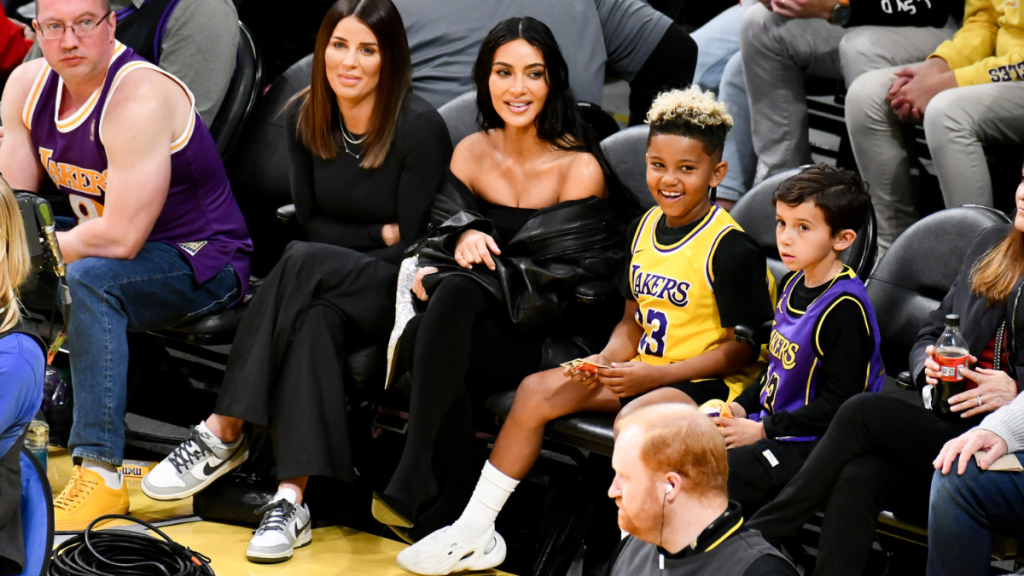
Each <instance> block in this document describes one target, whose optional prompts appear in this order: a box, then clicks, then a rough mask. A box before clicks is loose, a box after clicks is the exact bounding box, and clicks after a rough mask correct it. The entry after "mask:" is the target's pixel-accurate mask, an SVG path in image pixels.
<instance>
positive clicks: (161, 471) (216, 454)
mask: <svg viewBox="0 0 1024 576" xmlns="http://www.w3.org/2000/svg"><path fill="white" fill-rule="evenodd" d="M246 440H247V439H246V438H245V436H242V437H240V438H239V439H238V440H236V441H235V442H232V443H231V444H227V445H226V444H223V443H221V442H220V441H219V440H217V437H216V436H214V435H213V434H211V433H210V432H209V431H207V430H205V426H202V427H196V428H193V429H192V433H191V434H190V435H189V437H188V439H187V440H185V441H184V442H182V443H181V445H179V446H178V447H177V448H175V449H174V451H173V452H171V453H170V454H169V455H168V456H167V457H166V458H164V459H163V460H161V461H160V463H159V464H157V465H156V467H154V468H153V469H152V470H151V471H150V472H149V473H148V474H146V475H145V476H144V477H143V478H142V492H143V493H145V494H146V496H149V497H150V498H152V499H154V500H181V499H182V498H188V497H189V496H191V495H193V494H195V493H196V492H199V491H200V490H202V489H203V488H206V487H207V486H209V485H210V484H211V483H212V482H213V481H214V480H216V479H217V478H220V477H221V476H223V475H225V474H227V473H228V472H230V471H232V470H234V469H235V468H237V467H238V466H240V465H241V464H242V463H243V462H245V461H246V459H247V458H249V443H248V442H247V441H246Z"/></svg>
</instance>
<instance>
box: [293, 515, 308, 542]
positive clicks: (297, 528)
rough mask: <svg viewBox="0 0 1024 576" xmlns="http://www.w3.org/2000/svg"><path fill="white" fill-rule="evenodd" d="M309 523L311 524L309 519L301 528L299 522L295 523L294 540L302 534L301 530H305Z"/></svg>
mask: <svg viewBox="0 0 1024 576" xmlns="http://www.w3.org/2000/svg"><path fill="white" fill-rule="evenodd" d="M310 522H312V519H310V521H309V522H306V525H305V526H303V525H302V523H301V522H295V537H296V538H298V537H299V534H302V531H303V530H305V529H306V528H308V527H309V523H310Z"/></svg>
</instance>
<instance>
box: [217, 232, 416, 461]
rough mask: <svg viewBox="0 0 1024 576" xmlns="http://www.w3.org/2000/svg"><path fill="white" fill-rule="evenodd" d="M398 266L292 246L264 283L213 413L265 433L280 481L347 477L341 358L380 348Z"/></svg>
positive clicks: (391, 315) (336, 250)
mask: <svg viewBox="0 0 1024 576" xmlns="http://www.w3.org/2000/svg"><path fill="white" fill-rule="evenodd" d="M397 280H398V268H397V267H396V266H394V265H392V264H389V263H387V262H384V261H382V260H378V259H376V258H372V257H370V256H366V255H365V254H361V253H359V252H355V251H353V250H349V249H348V248H341V247H338V246H330V245H327V244H314V243H309V242H292V243H291V244H289V245H288V248H287V249H286V250H285V252H284V256H283V257H282V258H281V261H280V262H279V263H278V264H277V266H275V267H274V269H273V270H272V271H271V272H270V274H269V275H268V276H267V277H266V278H265V279H264V281H263V285H262V286H261V287H260V290H259V292H258V293H257V294H256V296H255V297H254V298H253V300H252V302H251V303H250V304H249V310H248V311H247V312H246V314H245V318H244V319H243V320H242V324H241V326H240V327H239V329H238V335H237V336H236V337H235V342H234V344H233V345H232V348H231V356H230V358H229V360H228V365H227V373H226V374H225V377H224V386H223V388H222V390H221V393H220V397H219V398H218V400H217V408H216V413H218V414H222V415H224V416H231V417H234V418H240V419H242V420H245V421H247V422H252V423H254V424H258V425H261V426H267V427H268V428H269V433H270V440H271V444H272V446H273V449H274V457H275V459H276V461H277V475H278V478H296V477H301V476H332V477H335V478H340V479H343V480H347V481H354V480H355V474H354V471H353V468H352V455H351V451H350V447H349V431H348V420H347V418H346V404H345V389H344V385H343V384H342V378H343V376H344V367H345V358H346V356H347V354H348V353H350V352H352V351H354V350H357V349H359V348H362V347H365V346H367V345H370V344H373V343H381V344H386V343H387V338H388V335H389V334H390V331H391V328H392V326H393V325H394V321H395V290H396V285H397Z"/></svg>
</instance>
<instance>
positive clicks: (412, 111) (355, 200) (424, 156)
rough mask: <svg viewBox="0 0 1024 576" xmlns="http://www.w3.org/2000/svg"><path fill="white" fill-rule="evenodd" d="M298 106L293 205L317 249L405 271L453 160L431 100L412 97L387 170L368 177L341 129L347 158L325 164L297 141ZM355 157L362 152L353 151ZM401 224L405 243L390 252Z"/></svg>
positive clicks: (291, 150) (289, 126)
mask: <svg viewBox="0 0 1024 576" xmlns="http://www.w3.org/2000/svg"><path fill="white" fill-rule="evenodd" d="M298 110H299V105H298V103H295V104H293V105H292V106H290V107H289V108H288V111H287V112H286V120H285V130H286V132H287V140H288V164H289V173H290V176H291V189H292V201H293V202H294V203H295V212H296V215H297V216H298V219H299V223H300V224H302V227H303V229H304V230H305V231H306V237H307V238H308V239H309V240H310V241H311V242H320V243H323V244H333V245H335V246H344V247H346V248H351V249H353V250H357V251H359V252H364V253H366V254H369V255H371V256H374V257H377V258H380V259H381V260H384V261H387V262H391V263H393V264H399V263H400V262H401V260H402V253H403V252H405V249H406V248H408V247H409V246H410V245H411V244H412V243H414V242H415V241H416V240H418V239H419V238H421V237H422V236H424V235H425V234H426V232H427V224H428V222H429V216H430V204H431V202H432V201H433V199H434V196H435V194H436V193H437V191H438V190H439V189H440V187H441V183H442V182H443V181H444V178H445V174H447V172H448V165H449V163H451V159H452V143H451V138H450V136H449V135H448V128H447V126H446V125H445V123H444V120H443V119H442V118H441V115H440V114H438V113H437V110H435V109H434V107H433V106H431V105H430V104H429V103H427V101H426V100H424V99H423V98H420V97H419V96H417V95H415V94H413V93H411V92H410V93H408V94H406V96H405V101H404V102H403V104H402V109H401V111H400V112H399V117H398V125H397V126H396V127H395V136H394V139H393V140H392V142H391V148H390V149H389V150H388V153H387V156H386V157H385V158H384V163H383V164H381V165H380V167H378V168H375V169H372V170H367V169H364V168H361V167H360V166H359V162H360V159H359V158H356V157H355V156H353V155H351V154H349V153H346V152H345V147H344V145H343V143H342V136H341V127H340V126H337V127H335V130H334V132H335V142H336V143H337V145H338V148H339V149H340V151H339V152H338V154H337V155H336V156H335V157H334V158H331V159H329V160H324V159H323V158H320V157H319V156H317V155H316V154H313V153H312V152H310V151H309V149H308V148H306V146H305V145H304V144H303V143H302V141H301V140H300V139H299V137H298V135H297V134H296V131H295V127H296V124H297V122H298ZM348 149H349V150H350V151H351V152H352V153H360V152H361V148H360V147H359V146H357V145H354V144H351V143H349V144H348ZM396 222H397V223H398V228H399V232H400V235H401V241H399V242H398V243H396V244H394V245H392V246H387V245H386V244H385V243H384V238H383V236H381V230H382V229H383V227H384V226H385V225H386V224H393V223H396Z"/></svg>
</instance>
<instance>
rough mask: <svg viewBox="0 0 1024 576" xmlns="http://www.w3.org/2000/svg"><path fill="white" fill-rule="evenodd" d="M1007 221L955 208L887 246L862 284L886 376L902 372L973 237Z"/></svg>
mask: <svg viewBox="0 0 1024 576" xmlns="http://www.w3.org/2000/svg"><path fill="white" fill-rule="evenodd" d="M1009 221H1010V220H1009V218H1007V217H1006V215H1005V214H1003V213H1002V212H999V211H997V210H994V209H992V208H987V207H985V206H961V207H959V208H951V209H949V210H942V211H941V212H936V213H935V214H932V215H931V216H928V217H926V218H924V219H923V220H921V221H919V222H917V223H916V224H914V225H913V226H911V227H910V228H909V229H907V231H906V232H904V233H903V234H902V235H900V237H899V238H897V239H896V241H895V242H893V244H892V247H891V248H889V251H888V252H886V253H885V255H884V256H883V257H882V259H881V261H879V263H878V266H877V267H876V268H875V270H874V271H873V272H872V273H871V276H870V277H869V278H868V280H867V282H866V283H865V284H866V285H867V290H868V296H869V297H870V298H871V304H872V306H873V307H874V309H875V316H876V317H877V318H878V329H879V331H880V332H881V337H882V362H883V363H884V364H885V371H886V372H887V373H889V374H891V375H893V376H895V375H896V374H899V373H900V372H902V371H904V370H907V368H908V363H909V355H910V349H911V347H913V345H914V341H915V339H916V338H917V333H918V331H919V330H920V329H921V326H922V325H923V324H924V321H925V319H926V318H927V316H928V313H930V312H931V311H932V310H935V309H936V308H938V307H939V303H940V302H941V301H942V298H943V297H945V295H946V293H947V292H949V288H950V287H951V286H952V285H953V282H954V281H955V280H956V276H957V274H958V273H959V270H960V266H961V264H962V263H963V260H964V256H965V255H966V254H967V249H968V248H970V246H971V243H972V242H973V241H974V239H975V238H977V236H978V234H980V233H981V231H982V230H984V229H986V228H988V227H990V226H996V225H999V224H1006V223H1008V222H1009Z"/></svg>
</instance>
